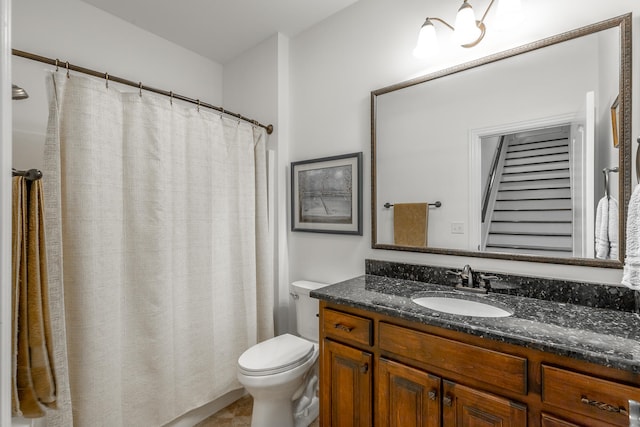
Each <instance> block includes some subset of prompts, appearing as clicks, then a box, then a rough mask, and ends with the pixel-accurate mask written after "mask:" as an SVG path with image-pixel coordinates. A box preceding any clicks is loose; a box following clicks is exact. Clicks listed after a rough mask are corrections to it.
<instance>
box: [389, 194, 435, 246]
mask: <svg viewBox="0 0 640 427" xmlns="http://www.w3.org/2000/svg"><path fill="white" fill-rule="evenodd" d="M428 216H429V205H428V204H427V203H396V204H395V205H393V240H394V243H395V244H396V245H400V246H417V247H426V246H427V224H428V221H427V220H428Z"/></svg>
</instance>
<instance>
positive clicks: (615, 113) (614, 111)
mask: <svg viewBox="0 0 640 427" xmlns="http://www.w3.org/2000/svg"><path fill="white" fill-rule="evenodd" d="M619 98H620V95H618V96H616V99H615V100H614V101H613V104H611V132H612V135H613V146H614V147H615V148H618V144H619V140H618V123H619V120H618V119H619V114H620V111H619V110H620V109H619V108H618V107H619Z"/></svg>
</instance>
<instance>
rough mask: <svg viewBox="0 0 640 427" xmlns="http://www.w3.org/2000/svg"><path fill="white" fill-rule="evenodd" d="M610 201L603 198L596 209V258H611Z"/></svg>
mask: <svg viewBox="0 0 640 427" xmlns="http://www.w3.org/2000/svg"><path fill="white" fill-rule="evenodd" d="M608 228H609V199H608V198H607V197H603V198H602V199H600V201H599V202H598V207H597V208H596V258H599V259H607V258H609V231H608Z"/></svg>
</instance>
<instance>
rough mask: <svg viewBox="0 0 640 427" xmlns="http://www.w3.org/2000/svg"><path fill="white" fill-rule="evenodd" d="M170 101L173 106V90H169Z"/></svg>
mask: <svg viewBox="0 0 640 427" xmlns="http://www.w3.org/2000/svg"><path fill="white" fill-rule="evenodd" d="M169 102H170V103H171V106H172V107H173V91H169Z"/></svg>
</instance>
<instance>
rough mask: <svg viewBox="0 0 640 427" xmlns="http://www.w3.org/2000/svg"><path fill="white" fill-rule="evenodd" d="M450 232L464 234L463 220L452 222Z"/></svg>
mask: <svg viewBox="0 0 640 427" xmlns="http://www.w3.org/2000/svg"><path fill="white" fill-rule="evenodd" d="M451 234H464V222H452V223H451Z"/></svg>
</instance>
